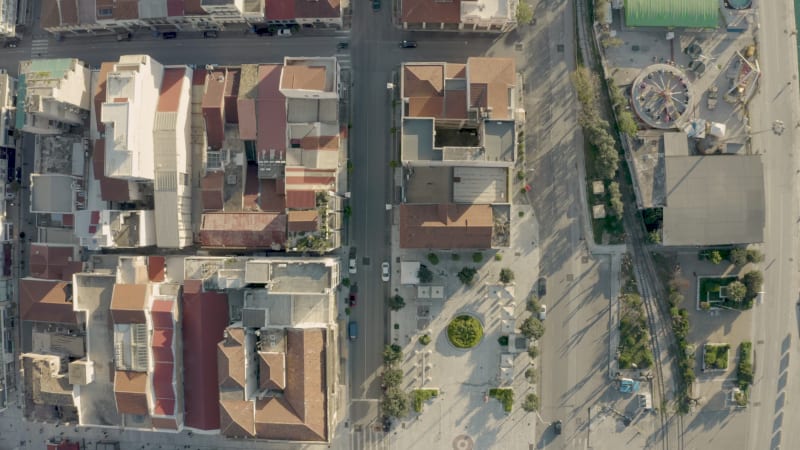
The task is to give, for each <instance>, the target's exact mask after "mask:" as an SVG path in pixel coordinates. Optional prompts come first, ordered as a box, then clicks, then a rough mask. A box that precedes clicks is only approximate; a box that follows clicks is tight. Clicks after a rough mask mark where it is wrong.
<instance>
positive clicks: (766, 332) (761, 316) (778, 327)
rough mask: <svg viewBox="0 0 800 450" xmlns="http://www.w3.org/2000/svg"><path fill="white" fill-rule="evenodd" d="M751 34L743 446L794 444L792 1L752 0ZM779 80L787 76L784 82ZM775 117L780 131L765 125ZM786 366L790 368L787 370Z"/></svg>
mask: <svg viewBox="0 0 800 450" xmlns="http://www.w3.org/2000/svg"><path fill="white" fill-rule="evenodd" d="M759 3H760V7H759V11H758V12H759V19H758V21H759V23H760V29H759V31H758V34H757V39H758V44H759V45H758V51H759V64H760V65H761V69H762V77H761V85H760V89H761V93H760V95H758V96H757V97H756V98H755V99H754V100H753V101H752V102H751V105H750V118H751V122H752V123H751V130H752V132H753V133H757V134H755V135H754V136H753V140H752V143H753V149H754V150H756V151H759V152H765V154H764V158H763V162H764V180H765V189H766V228H765V240H764V254H765V256H766V260H765V261H764V263H763V266H764V279H765V286H764V291H765V292H766V295H765V301H764V304H763V305H757V306H756V314H755V319H754V321H753V325H752V326H753V344H754V350H755V356H756V363H755V370H756V372H755V379H756V381H755V383H754V385H753V390H752V395H751V408H752V414H751V429H750V432H749V436H748V445H747V446H746V448H753V449H756V448H763V449H778V448H782V449H792V448H800V435H798V434H797V433H796V432H794V428H793V427H794V426H796V424H797V423H800V409H798V408H797V407H796V405H793V404H792V400H795V401H796V399H798V398H800V383H798V381H797V373H798V370H800V368H799V367H800V366H799V364H800V341H798V327H800V308H798V307H797V306H796V302H797V301H798V300H799V299H800V298H798V277H797V274H798V270H800V267H799V266H798V255H797V251H798V226H799V225H800V220H799V219H800V210H799V209H798V192H797V189H798V179H799V178H800V177H799V176H798V175H799V174H800V165H799V164H798V157H797V156H798V153H797V152H798V149H797V128H796V124H797V123H798V120H800V114H798V109H800V108H798V105H799V104H800V96H798V79H797V78H798V77H797V47H796V41H795V39H796V38H795V36H793V35H792V34H791V32H792V31H795V24H794V17H795V16H794V7H793V4H792V1H790V0H781V1H778V2H759ZM787 83H791V85H790V88H789V89H786V88H787ZM776 120H781V121H783V122H784V123H785V127H786V128H785V131H784V132H783V134H781V135H776V134H774V133H772V132H770V131H767V132H761V131H762V130H770V129H771V127H772V124H773V123H774V121H776ZM790 374H791V375H790Z"/></svg>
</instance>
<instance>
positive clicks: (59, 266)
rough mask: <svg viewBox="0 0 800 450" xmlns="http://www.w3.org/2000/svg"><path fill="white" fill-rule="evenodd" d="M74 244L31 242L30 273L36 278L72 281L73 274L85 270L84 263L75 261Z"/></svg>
mask: <svg viewBox="0 0 800 450" xmlns="http://www.w3.org/2000/svg"><path fill="white" fill-rule="evenodd" d="M74 253H75V247H74V246H72V245H63V246H62V245H53V244H51V245H48V244H40V243H36V244H31V248H30V258H29V264H30V273H31V276H32V277H34V278H43V279H47V280H63V281H72V274H74V273H78V272H80V271H81V270H83V263H81V262H80V261H73V258H74V256H73V255H74Z"/></svg>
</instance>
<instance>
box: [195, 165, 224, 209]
mask: <svg viewBox="0 0 800 450" xmlns="http://www.w3.org/2000/svg"><path fill="white" fill-rule="evenodd" d="M224 189H225V172H222V171H217V172H208V173H207V174H206V176H204V177H203V178H202V179H201V180H200V198H201V200H202V204H203V211H220V210H221V209H222V208H223V207H224V206H225V198H224V196H225V194H224Z"/></svg>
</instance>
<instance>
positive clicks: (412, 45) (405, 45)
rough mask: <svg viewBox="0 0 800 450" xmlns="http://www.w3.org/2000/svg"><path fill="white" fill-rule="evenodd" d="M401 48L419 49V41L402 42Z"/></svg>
mask: <svg viewBox="0 0 800 450" xmlns="http://www.w3.org/2000/svg"><path fill="white" fill-rule="evenodd" d="M400 47H402V48H417V41H401V42H400Z"/></svg>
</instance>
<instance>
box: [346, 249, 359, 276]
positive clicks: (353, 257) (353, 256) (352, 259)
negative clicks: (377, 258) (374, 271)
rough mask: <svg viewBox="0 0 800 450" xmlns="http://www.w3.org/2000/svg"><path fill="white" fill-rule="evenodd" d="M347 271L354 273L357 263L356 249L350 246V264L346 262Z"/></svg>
mask: <svg viewBox="0 0 800 450" xmlns="http://www.w3.org/2000/svg"><path fill="white" fill-rule="evenodd" d="M348 268H349V272H350V273H352V274H354V273H356V272H357V271H358V265H357V264H356V249H355V247H350V264H348Z"/></svg>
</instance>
